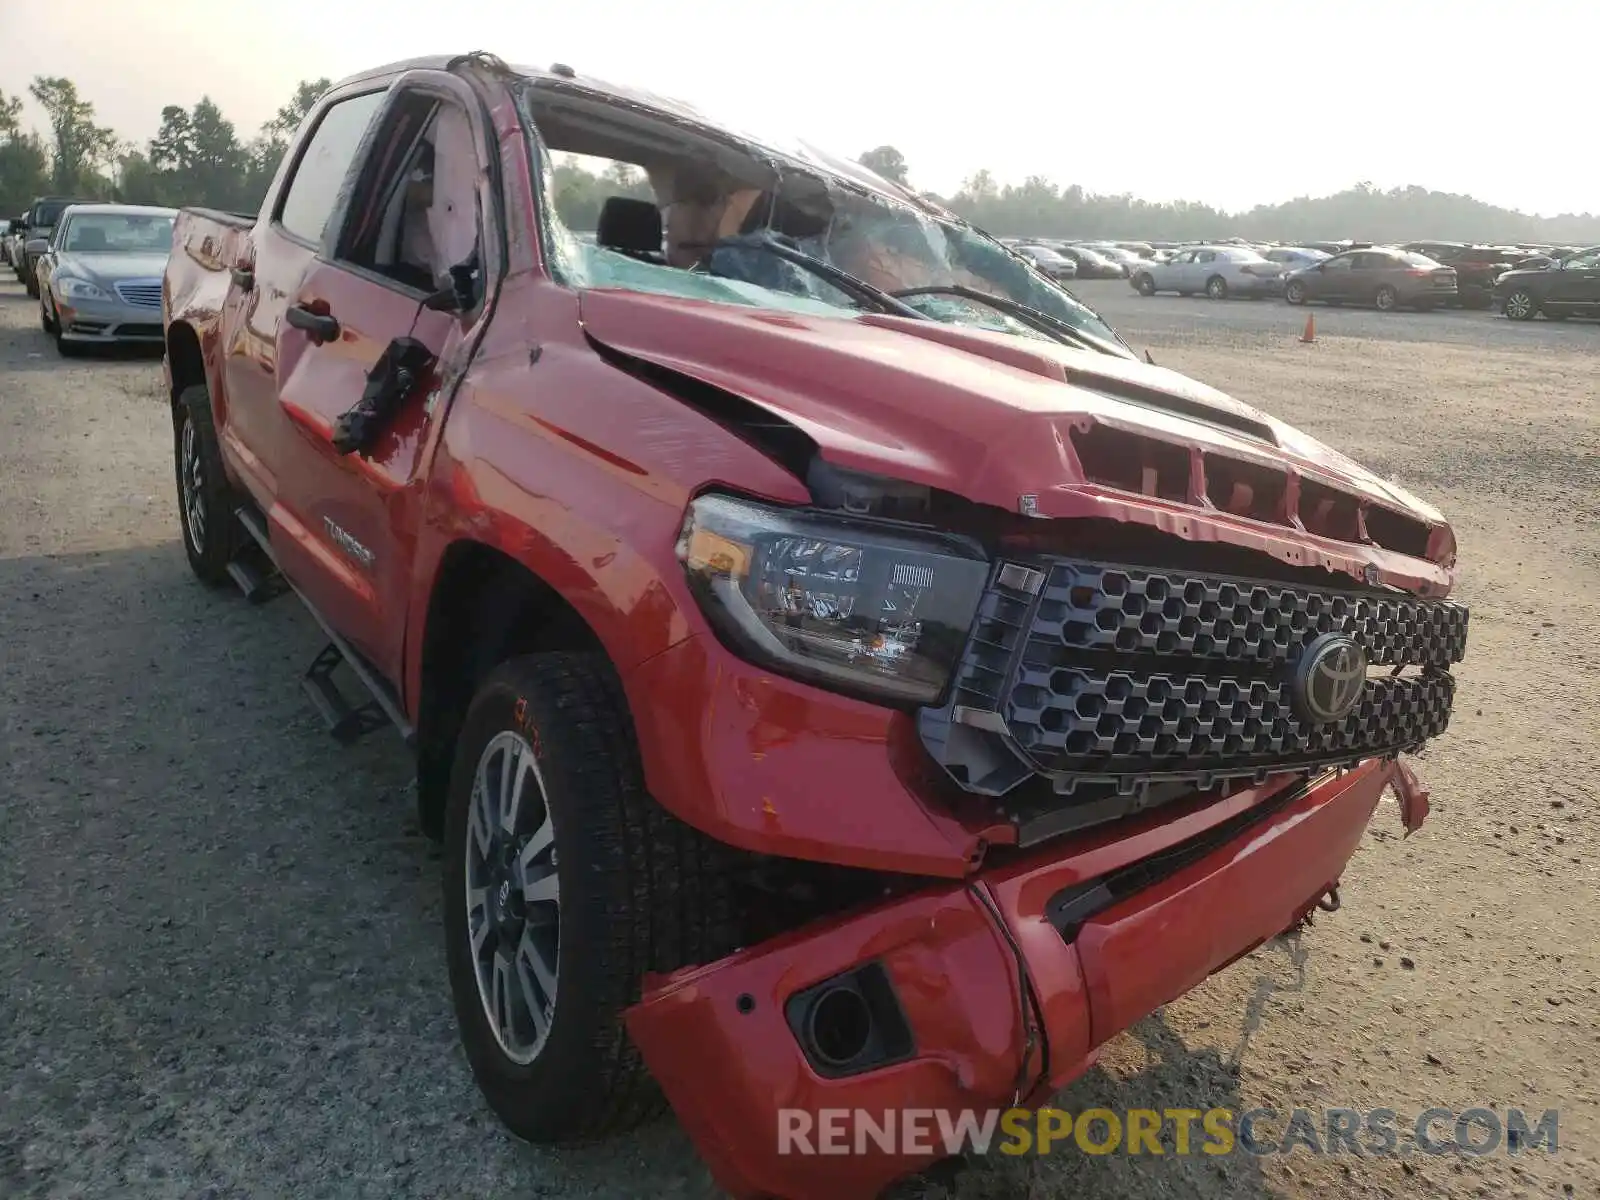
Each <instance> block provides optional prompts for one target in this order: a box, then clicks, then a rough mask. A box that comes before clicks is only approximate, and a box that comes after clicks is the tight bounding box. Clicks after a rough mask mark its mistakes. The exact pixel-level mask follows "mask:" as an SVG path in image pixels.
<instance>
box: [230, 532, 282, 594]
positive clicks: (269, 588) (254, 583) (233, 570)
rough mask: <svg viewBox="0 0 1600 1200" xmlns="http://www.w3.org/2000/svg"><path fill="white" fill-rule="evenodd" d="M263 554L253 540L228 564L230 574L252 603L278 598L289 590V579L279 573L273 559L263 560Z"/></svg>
mask: <svg viewBox="0 0 1600 1200" xmlns="http://www.w3.org/2000/svg"><path fill="white" fill-rule="evenodd" d="M262 554H263V551H262V550H261V548H260V546H259V545H257V544H256V543H255V542H254V541H252V542H250V543H249V544H247V545H246V546H244V547H242V548H241V549H240V551H239V553H238V554H237V555H235V556H234V559H233V561H232V562H230V563H229V564H228V574H229V575H230V576H232V578H233V581H234V583H236V584H238V585H239V590H240V591H241V592H243V593H244V598H245V599H246V600H248V601H249V602H250V603H251V604H265V603H266V602H267V601H268V600H276V599H277V598H278V597H279V596H281V595H283V594H284V593H285V592H287V591H288V590H289V581H288V580H287V579H285V578H284V577H283V576H282V575H281V574H280V573H279V571H278V568H277V566H276V565H275V564H274V563H273V561H272V559H271V558H266V559H264V560H263V558H262Z"/></svg>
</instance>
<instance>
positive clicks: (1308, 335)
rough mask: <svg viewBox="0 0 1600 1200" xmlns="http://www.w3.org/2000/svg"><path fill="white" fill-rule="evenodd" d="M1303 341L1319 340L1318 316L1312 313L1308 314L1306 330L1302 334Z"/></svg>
mask: <svg viewBox="0 0 1600 1200" xmlns="http://www.w3.org/2000/svg"><path fill="white" fill-rule="evenodd" d="M1300 340H1301V341H1302V342H1314V341H1316V340H1317V318H1316V317H1315V316H1313V315H1312V314H1310V313H1307V314H1306V331H1305V332H1304V333H1302V334H1301V335H1300Z"/></svg>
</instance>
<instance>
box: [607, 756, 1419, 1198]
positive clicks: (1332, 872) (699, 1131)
mask: <svg viewBox="0 0 1600 1200" xmlns="http://www.w3.org/2000/svg"><path fill="white" fill-rule="evenodd" d="M1391 782H1393V783H1394V784H1395V786H1396V790H1397V791H1398V792H1399V793H1400V794H1401V798H1402V807H1403V815H1404V817H1405V821H1406V825H1407V828H1408V829H1409V828H1414V827H1415V826H1416V825H1417V824H1420V823H1421V820H1422V818H1423V816H1424V815H1425V814H1426V798H1425V794H1423V793H1422V792H1421V791H1420V789H1418V788H1417V787H1416V785H1415V780H1414V779H1413V778H1412V777H1410V775H1409V773H1407V772H1404V770H1403V768H1401V767H1400V766H1399V765H1398V764H1396V763H1392V762H1390V763H1385V762H1378V761H1373V762H1368V763H1365V764H1363V765H1362V766H1360V767H1358V768H1356V769H1355V770H1353V771H1350V772H1347V773H1345V774H1343V775H1341V776H1330V777H1328V778H1326V779H1324V780H1323V781H1321V782H1319V783H1317V784H1315V785H1313V786H1310V787H1303V788H1292V787H1289V786H1287V785H1285V784H1283V783H1273V782H1271V781H1269V783H1268V784H1266V785H1263V786H1261V787H1257V788H1251V789H1246V790H1245V791H1241V792H1236V793H1235V794H1234V795H1232V796H1230V797H1227V798H1225V799H1222V800H1218V801H1215V802H1214V803H1213V804H1211V805H1209V806H1207V807H1203V808H1196V809H1192V810H1190V811H1188V812H1185V813H1183V814H1181V815H1175V816H1169V817H1168V818H1166V819H1164V820H1162V821H1156V822H1152V823H1150V824H1148V825H1146V826H1144V827H1143V828H1142V830H1136V831H1135V832H1132V833H1126V832H1125V833H1122V834H1120V835H1117V834H1115V833H1108V832H1102V833H1100V834H1097V835H1090V836H1086V837H1083V838H1080V839H1077V840H1075V841H1074V842H1073V843H1071V844H1070V845H1069V846H1068V847H1067V848H1066V849H1065V851H1063V849H1062V848H1061V847H1053V848H1050V849H1047V850H1044V851H1041V852H1039V853H1037V854H1034V855H1032V856H1030V857H1028V858H1025V859H1023V860H1020V861H1018V862H1016V863H1013V864H1011V865H1008V866H1006V867H1002V868H998V869H994V870H991V871H987V872H984V873H982V874H980V875H978V876H976V877H974V878H972V879H970V880H968V881H966V882H961V883H949V884H941V885H937V886H934V887H932V888H930V889H928V890H926V891H922V892H919V893H916V894H914V895H911V896H907V897H902V898H899V899H896V900H892V901H889V902H887V903H885V904H883V905H881V906H879V907H876V908H873V909H870V910H867V911H864V912H860V913H858V914H857V915H855V916H852V917H846V918H842V919H838V920H835V921H832V922H829V923H825V924H819V925H816V926H813V927H811V928H808V929H804V930H800V931H797V932H795V933H792V934H788V935H785V936H783V937H781V938H777V939H774V940H772V941H770V942H767V943H764V944H762V945H760V946H756V947H753V948H751V949H749V950H745V951H741V952H740V953H738V954H735V955H733V956H731V957H729V958H726V959H723V960H721V961H720V962H716V963H712V964H709V965H707V966H703V967H696V968H691V969H688V970H685V971H681V972H678V973H675V974H673V975H670V976H667V977H664V978H662V977H656V978H650V979H647V980H646V988H645V994H644V996H643V998H642V999H641V1001H640V1003H639V1004H637V1005H636V1006H634V1007H633V1008H632V1009H630V1010H629V1011H628V1013H627V1015H626V1019H627V1025H628V1029H629V1032H630V1034H631V1035H632V1037H633V1039H634V1041H635V1042H636V1043H637V1044H638V1046H639V1048H640V1050H641V1052H642V1053H643V1055H644V1057H645V1060H646V1062H647V1063H648V1064H649V1066H650V1069H651V1071H652V1073H653V1074H654V1075H655V1077H656V1079H657V1080H658V1081H659V1082H660V1084H661V1086H662V1088H663V1090H664V1091H665V1092H666V1094H667V1097H668V1099H669V1100H670V1101H671V1102H672V1105H673V1108H674V1109H675V1110H676V1112H677V1114H678V1117H679V1119H680V1120H681V1122H682V1123H683V1125H684V1127H685V1129H686V1130H687V1131H688V1132H689V1134H690V1136H691V1137H692V1138H693V1139H694V1141H695V1143H696V1145H697V1147H698V1149H699V1150H700V1153H701V1154H702V1156H703V1157H704V1158H705V1160H706V1162H707V1163H708V1164H709V1165H710V1167H711V1170H712V1172H713V1174H714V1175H715V1176H716V1178H717V1181H718V1183H720V1184H721V1185H722V1186H723V1187H724V1188H726V1189H727V1190H728V1191H729V1192H730V1193H732V1194H733V1195H734V1196H736V1197H739V1198H741V1200H754V1198H757V1197H761V1198H766V1197H781V1198H783V1200H812V1198H814V1197H815V1198H824V1200H856V1198H861V1200H865V1198H868V1197H873V1196H876V1195H877V1194H878V1193H879V1192H880V1191H881V1190H882V1189H883V1188H884V1187H885V1186H887V1185H888V1184H889V1183H890V1182H892V1181H893V1180H894V1179H896V1178H898V1177H900V1176H902V1175H905V1174H907V1173H909V1172H912V1171H916V1170H919V1169H921V1168H923V1167H925V1166H927V1165H928V1164H929V1163H931V1162H932V1161H934V1159H935V1158H937V1157H940V1156H942V1153H943V1151H942V1149H941V1151H940V1152H939V1153H936V1154H929V1155H924V1156H920V1157H919V1156H907V1155H904V1154H892V1153H889V1152H887V1151H884V1150H882V1149H880V1148H878V1147H877V1146H876V1145H875V1144H874V1143H873V1142H872V1141H871V1139H867V1140H866V1142H865V1145H864V1148H865V1149H866V1151H867V1152H866V1153H860V1154H857V1153H849V1154H844V1155H838V1154H795V1153H785V1152H783V1150H782V1149H781V1146H780V1133H781V1131H782V1130H783V1129H785V1128H789V1129H793V1128H794V1125H793V1122H794V1120H795V1118H794V1117H793V1116H786V1115H785V1114H793V1113H794V1112H795V1111H796V1110H799V1111H801V1112H805V1113H809V1114H811V1120H812V1122H813V1124H812V1125H811V1128H812V1129H813V1130H815V1129H816V1128H817V1126H816V1124H815V1121H816V1116H817V1114H818V1113H819V1112H821V1111H822V1110H828V1109H833V1110H839V1109H843V1110H861V1111H864V1112H865V1113H867V1114H869V1115H870V1116H871V1118H872V1119H873V1120H874V1121H880V1120H881V1119H882V1118H883V1115H884V1114H885V1113H889V1112H898V1111H903V1110H905V1109H923V1110H927V1109H934V1110H940V1109H943V1110H949V1111H950V1113H951V1116H952V1117H954V1116H955V1115H956V1114H957V1113H959V1111H960V1110H964V1109H979V1110H987V1109H992V1108H996V1107H1005V1106H1009V1105H1012V1104H1013V1103H1016V1102H1018V1101H1019V1100H1020V1101H1021V1102H1023V1103H1027V1104H1033V1105H1038V1104H1042V1103H1043V1102H1044V1101H1045V1100H1047V1099H1048V1097H1049V1096H1050V1095H1051V1094H1052V1093H1053V1092H1054V1091H1055V1090H1057V1089H1059V1088H1060V1087H1062V1086H1064V1085H1065V1084H1066V1083H1067V1082H1069V1081H1070V1080H1072V1079H1073V1078H1075V1077H1076V1076H1077V1075H1079V1074H1081V1073H1082V1072H1083V1071H1084V1070H1085V1069H1087V1067H1088V1066H1089V1065H1090V1064H1091V1063H1092V1062H1093V1058H1094V1055H1095V1053H1096V1048H1097V1047H1099V1046H1100V1045H1101V1044H1102V1043H1104V1042H1105V1041H1107V1040H1108V1039H1109V1038H1111V1037H1113V1036H1114V1035H1116V1034H1117V1033H1119V1032H1121V1031H1122V1030H1124V1029H1126V1028H1127V1027H1128V1026H1130V1025H1131V1024H1133V1023H1134V1022H1136V1021H1138V1020H1139V1019H1140V1018H1142V1017H1143V1016H1145V1015H1146V1014H1148V1013H1149V1012H1151V1011H1153V1010H1154V1009H1156V1008H1158V1007H1160V1006H1161V1005H1162V1004H1165V1003H1167V1002H1169V1001H1171V1000H1173V999H1175V998H1176V997H1178V996H1180V995H1182V994H1183V993H1184V992H1186V991H1188V990H1189V989H1191V988H1193V987H1194V986H1195V985H1196V984H1198V983H1200V982H1201V981H1202V980H1204V979H1205V978H1206V977H1207V976H1208V975H1210V974H1211V973H1213V972H1214V971H1216V970H1218V969H1220V968H1221V967H1223V966H1226V965H1227V964H1228V963H1230V962H1232V961H1233V960H1234V959H1236V958H1238V957H1239V956H1241V955H1243V954H1245V953H1247V952H1249V951H1250V950H1252V949H1254V948H1255V947H1256V946H1258V945H1260V944H1261V943H1262V942H1264V941H1266V940H1267V939H1269V938H1271V937H1273V936H1275V935H1276V934H1278V933H1281V932H1283V931H1284V930H1286V929H1287V928H1289V927H1290V926H1291V925H1292V924H1293V923H1294V922H1295V921H1296V920H1297V919H1298V918H1299V917H1300V916H1301V915H1303V914H1304V913H1305V912H1306V911H1308V910H1309V909H1310V908H1311V907H1312V906H1313V905H1314V904H1315V903H1316V901H1317V900H1318V899H1319V898H1321V897H1322V896H1323V895H1324V894H1325V893H1326V892H1327V891H1328V889H1329V888H1331V887H1332V886H1334V885H1335V884H1336V883H1337V881H1338V879H1339V876H1340V874H1341V873H1342V872H1343V870H1344V868H1345V864H1346V862H1347V861H1348V860H1349V858H1350V855H1351V854H1352V853H1353V852H1354V850H1355V847H1356V845H1357V843H1358V842H1359V841H1360V839H1361V836H1362V834H1363V832H1364V831H1365V829H1366V827H1367V823H1368V820H1369V819H1370V817H1371V815H1372V812H1373V810H1374V808H1375V807H1376V805H1377V802H1378V798H1379V796H1380V794H1381V793H1382V791H1383V789H1384V788H1385V787H1386V786H1387V785H1388V784H1390V783H1391ZM1175 839H1182V840H1175ZM841 992H842V993H843V995H842V996H841V994H840V993H841ZM852 1050H854V1051H856V1052H855V1053H854V1054H853V1055H852V1054H851V1051H852ZM785 1122H788V1124H785ZM813 1137H815V1134H813ZM855 1140H856V1139H855V1137H854V1136H852V1137H850V1138H849V1141H850V1142H851V1143H852V1144H851V1147H850V1148H851V1150H852V1151H853V1150H854V1149H856V1146H855V1144H854V1143H855ZM935 1140H936V1141H937V1140H938V1138H937V1135H935Z"/></svg>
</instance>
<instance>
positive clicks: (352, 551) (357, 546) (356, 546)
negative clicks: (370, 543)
mask: <svg viewBox="0 0 1600 1200" xmlns="http://www.w3.org/2000/svg"><path fill="white" fill-rule="evenodd" d="M322 525H323V528H325V529H326V530H327V531H328V536H329V537H330V538H332V539H333V544H334V545H335V546H338V547H339V549H341V550H343V551H344V552H345V554H347V555H348V556H349V557H351V558H353V559H355V560H356V561H357V562H358V563H360V564H361V565H362V566H363V567H370V566H371V565H372V551H371V550H368V549H367V548H366V547H365V546H363V545H362V544H361V543H360V542H358V541H356V540H355V538H353V537H351V536H350V535H349V534H348V533H346V532H345V531H344V530H343V529H341V528H340V527H339V526H338V525H335V524H334V523H333V519H332V518H331V517H323V518H322Z"/></svg>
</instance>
